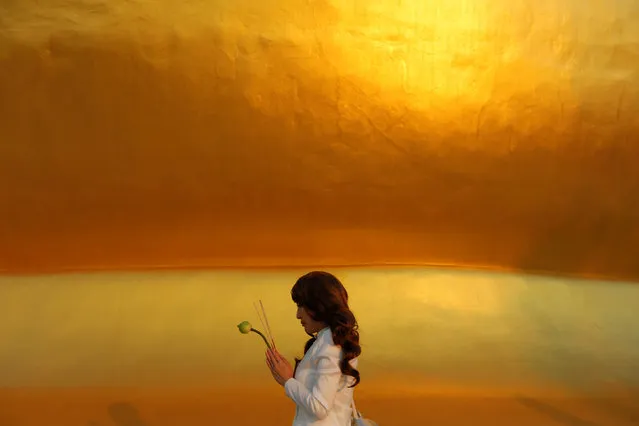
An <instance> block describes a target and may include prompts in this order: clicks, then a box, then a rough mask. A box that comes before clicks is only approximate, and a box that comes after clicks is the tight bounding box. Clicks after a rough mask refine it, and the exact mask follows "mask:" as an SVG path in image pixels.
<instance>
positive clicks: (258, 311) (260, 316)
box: [253, 302, 271, 340]
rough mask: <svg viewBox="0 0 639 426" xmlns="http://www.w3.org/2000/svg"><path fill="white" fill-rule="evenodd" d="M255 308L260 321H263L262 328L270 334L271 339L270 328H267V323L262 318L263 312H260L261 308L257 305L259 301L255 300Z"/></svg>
mask: <svg viewBox="0 0 639 426" xmlns="http://www.w3.org/2000/svg"><path fill="white" fill-rule="evenodd" d="M253 308H255V313H256V314H257V317H258V318H259V319H260V322H261V323H262V329H263V330H264V332H265V333H266V335H267V336H268V338H269V340H271V336H269V334H268V329H267V328H266V323H265V322H264V320H263V319H262V314H261V313H260V309H259V308H258V307H257V302H253Z"/></svg>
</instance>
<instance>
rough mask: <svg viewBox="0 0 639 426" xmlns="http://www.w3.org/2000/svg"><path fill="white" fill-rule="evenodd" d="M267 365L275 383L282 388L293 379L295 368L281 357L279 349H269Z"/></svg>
mask: <svg viewBox="0 0 639 426" xmlns="http://www.w3.org/2000/svg"><path fill="white" fill-rule="evenodd" d="M266 365H267V366H268V368H269V369H270V370H271V374H272V375H273V378H274V379H275V381H276V382H277V383H279V384H280V385H281V386H284V383H286V381H287V380H288V379H290V378H292V377H293V367H291V364H290V363H289V362H288V361H287V360H286V359H285V358H284V357H283V356H282V355H280V353H279V352H278V351H277V349H268V350H267V351H266Z"/></svg>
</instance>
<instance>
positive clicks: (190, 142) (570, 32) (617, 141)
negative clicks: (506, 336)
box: [0, 0, 639, 279]
mask: <svg viewBox="0 0 639 426" xmlns="http://www.w3.org/2000/svg"><path fill="white" fill-rule="evenodd" d="M586 3H588V5H587V6H586V5H584V3H583V2H576V1H569V2H563V3H562V4H553V5H546V4H545V3H544V4H535V5H527V4H524V3H523V2H520V3H517V2H514V3H513V2H507V1H505V0H503V1H502V0H499V1H497V0H496V1H494V2H489V3H487V2H476V1H468V2H460V3H459V4H457V3H455V4H451V5H443V4H442V5H432V4H426V3H424V4H421V3H417V2H401V4H398V3H397V2H391V1H390V0H388V1H383V2H378V3H376V4H375V5H370V4H369V5H365V4H364V3H362V2H359V1H355V0H353V1H350V2H348V1H344V2H328V1H323V2H313V3H307V2H301V1H299V2H298V1H292V0H279V3H278V7H274V6H273V7H272V6H268V7H267V6H265V5H261V4H252V3H250V2H225V1H218V2H216V3H215V4H210V5H204V4H201V3H196V2H185V3H184V4H182V5H181V6H180V7H179V8H175V7H173V6H171V5H169V4H168V3H167V4H165V5H153V6H148V5H145V3H136V2H128V3H127V4H126V5H122V6H121V7H115V6H113V5H110V4H108V3H99V2H92V3H91V4H88V3H86V2H80V1H77V2H64V3H56V2H53V3H51V5H50V6H49V7H48V8H42V5H41V4H39V3H38V4H36V3H30V2H20V3H10V4H6V5H4V6H2V8H3V9H2V12H3V13H2V21H0V30H2V31H0V93H2V97H1V98H0V131H1V133H0V137H1V138H2V143H1V144H0V181H2V182H3V183H4V186H3V188H2V191H1V192H0V206H1V207H0V214H1V215H2V220H1V221H0V234H1V235H2V239H1V241H0V271H3V272H5V273H7V272H34V271H41V272H43V271H52V270H65V269H94V268H98V269H99V268H106V269H112V268H136V267H157V266H163V267H165V266H166V267H184V266H187V267H188V266H256V265H258V266H259V265H267V266H268V265H299V264H371V263H433V264H436V263H441V264H456V265H469V266H486V267H501V268H514V269H524V270H546V271H554V272H562V273H576V274H584V275H604V276H608V277H614V278H630V279H639V263H638V262H636V259H635V256H634V254H633V250H634V247H636V246H637V245H638V244H639V198H638V197H636V196H635V195H636V193H637V191H638V190H639V174H638V173H637V171H636V168H635V167H634V165H635V163H636V160H635V159H636V158H639V145H637V144H636V143H635V141H636V140H637V138H638V137H639V119H638V118H637V117H639V114H637V112H638V111H639V84H638V83H639V73H638V72H637V64H639V50H637V45H638V44H637V43H638V42H639V30H637V29H636V28H639V26H637V25H635V24H636V22H638V21H639V13H638V10H639V9H637V6H635V5H631V4H626V3H624V2H621V1H617V2H615V3H614V5H612V4H610V5H608V4H606V5H604V4H603V3H599V2H594V1H592V2H586Z"/></svg>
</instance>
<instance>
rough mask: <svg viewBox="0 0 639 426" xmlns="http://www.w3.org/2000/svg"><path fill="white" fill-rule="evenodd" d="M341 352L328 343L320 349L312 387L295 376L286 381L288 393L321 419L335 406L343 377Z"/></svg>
mask: <svg viewBox="0 0 639 426" xmlns="http://www.w3.org/2000/svg"><path fill="white" fill-rule="evenodd" d="M340 354H341V349H340V347H339V346H336V345H330V346H328V345H327V346H325V347H323V348H321V349H320V351H319V352H318V354H317V355H316V359H317V367H316V368H315V370H316V373H317V383H316V384H315V385H314V386H313V388H312V389H310V390H309V389H307V388H306V387H305V386H304V385H303V384H302V383H301V382H299V381H298V380H296V379H295V378H291V379H288V380H287V381H286V383H284V389H285V392H286V395H287V396H288V397H289V398H291V399H292V400H293V401H295V403H296V404H297V405H300V406H302V407H304V408H305V409H306V410H307V411H308V412H310V413H313V414H314V415H315V417H317V418H318V419H320V420H321V419H325V418H326V417H327V416H328V413H329V412H330V411H331V409H332V408H333V402H334V401H335V395H336V394H337V390H338V388H339V383H340V378H341V377H342V370H341V369H340V367H339V362H340Z"/></svg>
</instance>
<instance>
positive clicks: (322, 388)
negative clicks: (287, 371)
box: [284, 327, 357, 426]
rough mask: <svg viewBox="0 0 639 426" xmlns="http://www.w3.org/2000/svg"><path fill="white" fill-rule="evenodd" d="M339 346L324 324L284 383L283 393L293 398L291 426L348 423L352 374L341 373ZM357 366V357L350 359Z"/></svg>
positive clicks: (340, 349)
mask: <svg viewBox="0 0 639 426" xmlns="http://www.w3.org/2000/svg"><path fill="white" fill-rule="evenodd" d="M343 357H344V352H343V351H342V348H341V347H340V346H338V345H335V344H334V343H333V334H332V333H331V329H330V328H329V327H326V328H324V329H322V330H321V331H320V332H319V333H318V334H317V339H316V340H315V342H314V343H313V345H312V346H311V347H310V348H309V349H308V351H307V352H306V354H305V355H304V358H302V360H301V361H300V363H299V365H298V366H297V371H296V372H295V378H291V379H288V380H287V381H286V383H284V390H285V392H286V396H288V397H289V398H291V399H292V400H293V401H295V405H296V406H297V407H296V410H295V419H293V426H350V424H351V413H352V408H351V402H352V401H353V388H349V387H348V386H351V385H352V384H353V383H355V378H353V377H352V376H346V375H344V374H342V371H341V369H340V367H339V363H340V361H341V360H342V359H343ZM350 364H351V366H353V368H357V358H355V359H352V360H351V361H350Z"/></svg>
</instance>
